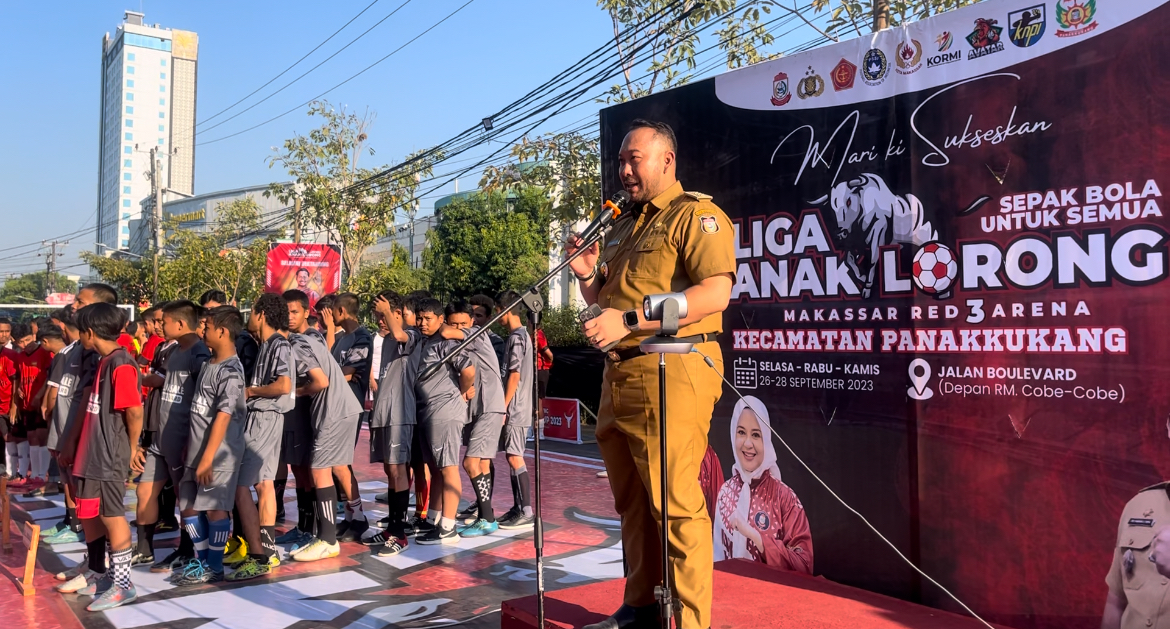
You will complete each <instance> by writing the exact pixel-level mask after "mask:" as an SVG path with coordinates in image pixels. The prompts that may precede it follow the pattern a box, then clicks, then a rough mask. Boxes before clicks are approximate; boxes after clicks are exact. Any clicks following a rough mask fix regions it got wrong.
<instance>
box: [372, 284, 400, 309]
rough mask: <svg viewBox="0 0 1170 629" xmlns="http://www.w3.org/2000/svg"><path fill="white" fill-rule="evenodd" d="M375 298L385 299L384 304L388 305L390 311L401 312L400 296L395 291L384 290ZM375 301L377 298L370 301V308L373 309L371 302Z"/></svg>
mask: <svg viewBox="0 0 1170 629" xmlns="http://www.w3.org/2000/svg"><path fill="white" fill-rule="evenodd" d="M377 296H378V297H381V298H383V299H385V300H386V302H387V303H389V304H390V310H402V296H401V295H399V294H398V293H397V292H396V291H393V290H390V289H386V290H384V291H382V292H380V293H378V295H377ZM376 300H377V297H375V298H374V299H373V300H371V301H370V308H373V307H374V303H373V302H374V301H376Z"/></svg>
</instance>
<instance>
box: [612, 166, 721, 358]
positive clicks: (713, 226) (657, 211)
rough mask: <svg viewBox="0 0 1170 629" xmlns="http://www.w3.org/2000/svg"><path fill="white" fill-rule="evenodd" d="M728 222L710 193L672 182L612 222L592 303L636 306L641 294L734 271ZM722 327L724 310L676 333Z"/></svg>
mask: <svg viewBox="0 0 1170 629" xmlns="http://www.w3.org/2000/svg"><path fill="white" fill-rule="evenodd" d="M734 237H735V236H734V232H733V231H732V228H731V221H730V220H729V219H728V218H727V215H726V214H724V213H723V210H721V209H719V207H718V206H716V205H715V204H714V203H712V202H711V197H710V196H707V195H705V194H701V193H698V192H683V188H682V184H680V183H678V182H675V183H674V185H672V186H671V187H669V188H667V189H666V190H665V191H664V192H663V193H662V194H660V195H658V196H657V197H655V198H654V199H652V200H651V201H650V202H649V203H647V204H646V205H645V206H643V208H642V211H641V212H638V213H634V212H631V213H629V214H627V215H626V217H625V218H621V219H619V220H618V222H617V223H615V224H614V226H613V228H612V229H611V230H610V232H609V234H608V235H607V237H606V240H605V243H604V244H605V247H604V250H603V251H602V253H601V258H600V260H601V263H600V266H599V268H598V274H599V275H600V277H601V280H602V282H603V283H602V286H601V290H600V291H599V292H598V295H597V304H598V305H599V306H601V307H602V308H616V309H618V310H623V311H624V310H630V309H634V308H637V309H639V310H640V309H641V308H642V298H643V297H645V296H646V295H657V294H660V293H676V292H682V291H684V290H686V289H687V288H690V287H691V286H694V285H696V284H698V283H699V282H701V281H703V280H705V279H707V278H708V277H712V276H715V275H720V274H723V273H731V274H733V275H734V274H735V247H734V245H735V243H734V242H733V240H734ZM722 331H723V313H722V312H716V313H714V314H711V315H709V316H707V317H704V318H703V319H702V320H701V321H696V322H694V323H691V324H689V325H686V326H683V327H682V329H680V330H679V332H678V336H680V337H684V336H692V335H695V334H706V333H719V332H722ZM652 334H653V332H645V331H643V332H634V333H633V334H630V335H629V336H627V337H626V338H625V339H623V340H622V342H621V343H619V344H618V346H617V349H625V348H627V347H633V346H636V345H638V344H639V343H640V342H641V341H642V339H645V338H646V337H648V336H651V335H652Z"/></svg>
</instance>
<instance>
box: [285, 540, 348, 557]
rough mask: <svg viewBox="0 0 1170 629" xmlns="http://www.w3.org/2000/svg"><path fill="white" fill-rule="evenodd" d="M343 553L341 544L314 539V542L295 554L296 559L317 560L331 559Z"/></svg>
mask: <svg viewBox="0 0 1170 629" xmlns="http://www.w3.org/2000/svg"><path fill="white" fill-rule="evenodd" d="M340 554H341V544H326V543H325V542H324V541H322V540H320V539H315V540H313V543H311V544H309V545H308V546H306V547H304V548H303V549H301V551H300V552H298V553H297V554H295V555H293V560H294V561H317V560H320V559H329V558H332V557H336V556H338V555H340Z"/></svg>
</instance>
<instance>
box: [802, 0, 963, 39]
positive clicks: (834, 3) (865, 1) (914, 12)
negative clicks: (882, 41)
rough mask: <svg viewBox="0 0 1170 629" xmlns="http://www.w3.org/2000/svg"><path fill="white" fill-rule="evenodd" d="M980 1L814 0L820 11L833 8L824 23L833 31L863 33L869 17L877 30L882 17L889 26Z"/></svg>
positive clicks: (827, 29) (815, 6)
mask: <svg viewBox="0 0 1170 629" xmlns="http://www.w3.org/2000/svg"><path fill="white" fill-rule="evenodd" d="M977 2H982V0H914V1H912V2H911V1H907V0H812V8H813V9H814V10H815V11H816V12H817V13H820V12H822V11H825V10H829V9H831V10H832V13H831V14H830V16H829V22H828V25H827V26H826V27H825V31H826V32H827V33H829V34H830V35H834V34H838V33H841V34H843V33H845V32H848V31H850V30H852V31H854V32H855V33H856V34H857V35H861V34H862V29H861V26H860V24H861V23H864V22H865V21H866V20H867V19H870V18H872V19H873V24H874V29H873V30H875V31H876V30H878V27H879V26H880V25H881V23H882V18H884V19H885V21H886V22H887V23H886V26H901V25H902V24H905V23H907V22H911V21H915V20H921V19H925V18H928V17H930V16H932V15H938V14H939V13H943V12H946V11H952V10H954V9H958V8H960V7H965V6H968V5H972V4H975V3H977ZM833 39H834V40H835V39H836V37H833Z"/></svg>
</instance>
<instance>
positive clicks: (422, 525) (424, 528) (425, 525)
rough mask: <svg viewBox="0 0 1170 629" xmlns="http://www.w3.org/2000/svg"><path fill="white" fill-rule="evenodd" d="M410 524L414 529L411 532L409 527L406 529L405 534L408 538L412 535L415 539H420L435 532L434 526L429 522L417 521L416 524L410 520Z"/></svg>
mask: <svg viewBox="0 0 1170 629" xmlns="http://www.w3.org/2000/svg"><path fill="white" fill-rule="evenodd" d="M411 524H412V525H413V527H414V528H413V532H412V529H411V527H410V526H407V527H406V534H407V535H408V536H410V535H413V536H415V537H422V536H423V535H426V534H428V533H430V532H431V531H433V530H435V525H434V523H432V522H431V521H430V520H419V521H418V522H417V523H416V522H415V521H414V520H411Z"/></svg>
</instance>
